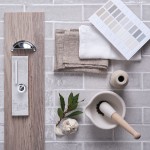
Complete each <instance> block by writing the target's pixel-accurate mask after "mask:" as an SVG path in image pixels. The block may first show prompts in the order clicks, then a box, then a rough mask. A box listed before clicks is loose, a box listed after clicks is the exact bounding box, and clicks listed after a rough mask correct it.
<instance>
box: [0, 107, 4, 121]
mask: <svg viewBox="0 0 150 150" xmlns="http://www.w3.org/2000/svg"><path fill="white" fill-rule="evenodd" d="M0 124H4V108H0Z"/></svg>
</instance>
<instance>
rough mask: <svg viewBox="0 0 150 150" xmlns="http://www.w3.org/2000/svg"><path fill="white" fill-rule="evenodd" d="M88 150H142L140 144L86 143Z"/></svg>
mask: <svg viewBox="0 0 150 150" xmlns="http://www.w3.org/2000/svg"><path fill="white" fill-rule="evenodd" d="M85 149H86V150H109V149H110V150H141V144H140V142H135V143H134V142H132V143H131V142H119V143H118V142H96V143H94V142H90V143H88V142H86V143H85Z"/></svg>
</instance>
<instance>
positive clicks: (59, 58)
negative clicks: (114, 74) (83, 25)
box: [55, 29, 108, 73]
mask: <svg viewBox="0 0 150 150" xmlns="http://www.w3.org/2000/svg"><path fill="white" fill-rule="evenodd" d="M107 68H108V60H103V59H98V60H80V59H79V30H78V29H72V30H60V29H59V30H56V32H55V71H75V72H93V73H100V72H103V71H105V70H107Z"/></svg>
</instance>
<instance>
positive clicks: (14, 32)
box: [4, 12, 45, 150]
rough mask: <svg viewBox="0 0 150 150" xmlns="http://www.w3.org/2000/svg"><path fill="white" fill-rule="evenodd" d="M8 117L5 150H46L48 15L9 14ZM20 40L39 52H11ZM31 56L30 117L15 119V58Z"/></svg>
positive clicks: (6, 49) (6, 46)
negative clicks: (45, 88)
mask: <svg viewBox="0 0 150 150" xmlns="http://www.w3.org/2000/svg"><path fill="white" fill-rule="evenodd" d="M4 18H5V26H4V28H5V44H4V66H5V71H4V76H5V81H4V82H5V83H4V90H5V91H4V101H5V102H4V107H5V108H4V113H5V119H4V120H5V130H4V131H5V135H4V140H5V141H4V142H5V144H4V147H5V150H44V130H45V129H44V121H45V118H44V116H45V115H44V114H45V110H44V107H45V104H44V99H45V98H44V87H45V86H44V63H45V61H44V13H41V12H37V13H36V12H35V13H23V12H22V13H5V17H4ZM19 40H27V41H30V42H31V43H33V44H34V45H35V46H36V48H37V51H36V52H29V51H27V50H20V51H17V52H11V51H10V50H11V48H12V45H13V44H14V43H15V42H17V41H19ZM12 55H13V56H29V68H28V69H29V72H28V73H29V76H28V78H29V79H28V83H29V97H28V98H29V116H28V117H12V106H11V105H12V87H11V83H12V81H11V76H12V71H11V70H12V68H11V56H12Z"/></svg>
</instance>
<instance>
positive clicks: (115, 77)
mask: <svg viewBox="0 0 150 150" xmlns="http://www.w3.org/2000/svg"><path fill="white" fill-rule="evenodd" d="M128 81H129V77H128V74H127V73H126V72H125V71H123V70H117V71H115V72H114V73H113V74H112V75H111V77H110V84H111V86H113V87H114V88H117V89H121V88H124V87H125V86H126V85H127V84H128Z"/></svg>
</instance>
